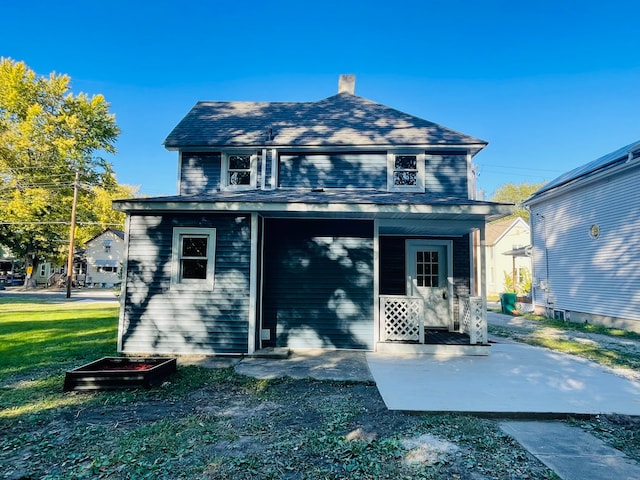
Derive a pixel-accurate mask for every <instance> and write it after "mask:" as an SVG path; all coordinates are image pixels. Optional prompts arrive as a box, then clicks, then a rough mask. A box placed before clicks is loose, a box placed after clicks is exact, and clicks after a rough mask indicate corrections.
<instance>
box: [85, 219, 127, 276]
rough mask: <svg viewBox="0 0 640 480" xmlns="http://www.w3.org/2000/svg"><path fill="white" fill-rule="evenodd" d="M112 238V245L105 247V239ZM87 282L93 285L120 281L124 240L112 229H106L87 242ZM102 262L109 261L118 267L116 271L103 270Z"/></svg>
mask: <svg viewBox="0 0 640 480" xmlns="http://www.w3.org/2000/svg"><path fill="white" fill-rule="evenodd" d="M105 240H111V247H110V248H109V249H108V251H107V249H106V248H105V245H104V241H105ZM86 248H87V250H86V257H87V272H86V282H87V283H88V284H93V285H101V284H104V285H105V286H113V284H116V283H119V282H120V269H121V268H122V262H123V259H124V240H123V239H121V238H120V237H119V236H118V235H116V234H115V233H113V232H111V231H108V230H107V231H106V232H104V233H103V234H101V235H100V236H98V237H96V238H94V239H93V240H91V241H89V242H87V244H86ZM101 262H108V263H109V265H110V266H114V265H115V268H116V269H117V271H115V272H104V271H101Z"/></svg>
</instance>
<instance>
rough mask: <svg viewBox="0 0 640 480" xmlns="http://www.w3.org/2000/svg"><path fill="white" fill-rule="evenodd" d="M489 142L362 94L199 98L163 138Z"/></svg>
mask: <svg viewBox="0 0 640 480" xmlns="http://www.w3.org/2000/svg"><path fill="white" fill-rule="evenodd" d="M486 144H487V142H485V141H483V140H480V139H477V138H474V137H470V136H468V135H464V134H462V133H459V132H456V131H454V130H451V129H449V128H446V127H443V126H442V125H438V124H436V123H433V122H429V121H427V120H424V119H421V118H419V117H415V116H413V115H409V114H407V113H403V112H401V111H399V110H395V109H393V108H389V107H386V106H384V105H381V104H379V103H375V102H372V101H371V100H367V99H365V98H362V97H358V96H356V95H352V94H349V93H339V94H337V95H334V96H331V97H328V98H325V99H324V100H320V101H318V102H198V103H197V104H196V105H195V106H194V107H193V108H192V109H191V111H190V112H189V113H187V115H186V116H185V117H184V118H183V119H182V120H181V121H180V123H178V125H177V126H176V127H175V128H174V129H173V131H172V132H171V133H170V134H169V136H168V137H167V139H166V140H165V142H164V145H165V146H166V147H167V148H188V147H233V146H238V147H239V146H243V147H244V146H265V145H272V146H274V147H277V146H292V147H296V146H297V147H303V146H323V147H327V146H381V145H416V146H418V145H419V146H424V145H443V146H444V145H460V146H475V147H472V148H471V150H472V151H473V152H474V153H475V152H476V151H478V150H480V149H481V148H482V147H484V146H485V145H486Z"/></svg>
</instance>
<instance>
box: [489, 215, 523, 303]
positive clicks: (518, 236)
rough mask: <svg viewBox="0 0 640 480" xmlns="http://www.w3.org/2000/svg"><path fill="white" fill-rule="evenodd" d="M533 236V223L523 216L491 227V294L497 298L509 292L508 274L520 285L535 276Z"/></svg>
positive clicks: (490, 225)
mask: <svg viewBox="0 0 640 480" xmlns="http://www.w3.org/2000/svg"><path fill="white" fill-rule="evenodd" d="M530 234H531V232H530V229H529V224H528V223H527V222H526V221H525V220H523V219H522V218H520V217H517V218H510V219H507V220H499V221H497V222H491V223H490V224H488V225H487V233H486V241H485V248H486V258H487V279H486V284H487V295H489V296H492V297H495V296H497V295H499V294H500V293H503V292H505V291H507V288H508V287H509V285H507V284H506V283H505V274H506V275H507V276H508V277H509V278H511V279H512V280H511V281H513V278H515V282H516V285H518V284H522V282H523V281H524V279H525V278H526V277H527V275H530V274H531V258H530V257H529V256H528V255H527V252H528V249H527V247H528V246H529V243H530V242H531V239H530ZM520 252H521V253H520ZM511 285H513V284H511ZM518 293H521V292H518Z"/></svg>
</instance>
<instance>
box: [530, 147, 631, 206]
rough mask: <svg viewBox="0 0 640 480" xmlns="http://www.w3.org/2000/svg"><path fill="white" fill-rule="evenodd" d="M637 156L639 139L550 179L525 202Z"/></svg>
mask: <svg viewBox="0 0 640 480" xmlns="http://www.w3.org/2000/svg"><path fill="white" fill-rule="evenodd" d="M638 157H640V141H637V142H634V143H631V144H629V145H627V146H625V147H622V148H619V149H618V150H616V151H614V152H611V153H609V154H607V155H604V156H602V157H600V158H597V159H596V160H593V161H592V162H589V163H586V164H584V165H582V166H580V167H578V168H574V169H573V170H570V171H569V172H567V173H564V174H562V175H560V176H559V177H558V178H556V179H555V180H551V181H550V182H549V183H547V184H546V185H544V186H543V187H542V188H540V189H539V190H538V191H536V192H535V193H534V194H533V195H532V196H531V197H530V198H529V199H528V200H527V201H526V202H525V203H529V202H530V201H531V200H533V199H535V198H537V197H538V196H540V195H542V194H543V193H546V192H549V191H550V190H554V189H558V188H560V187H563V186H564V185H567V184H570V183H571V184H573V183H575V182H578V181H581V180H583V179H586V178H591V177H592V176H594V175H596V174H600V173H603V172H606V171H607V170H610V169H612V168H614V167H616V166H618V165H622V164H624V163H626V162H628V161H629V160H632V159H634V158H638Z"/></svg>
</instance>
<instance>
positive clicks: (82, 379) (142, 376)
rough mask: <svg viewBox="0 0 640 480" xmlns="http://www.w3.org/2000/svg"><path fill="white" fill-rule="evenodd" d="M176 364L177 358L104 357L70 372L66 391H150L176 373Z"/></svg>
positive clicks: (66, 381) (67, 374) (65, 380)
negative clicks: (120, 389) (136, 389)
mask: <svg viewBox="0 0 640 480" xmlns="http://www.w3.org/2000/svg"><path fill="white" fill-rule="evenodd" d="M176 363H177V362H176V359H175V358H153V357H152V358H128V357H103V358H101V359H100V360H96V361H95V362H91V363H87V364H86V365H83V366H81V367H78V368H76V369H74V370H71V371H69V372H67V373H66V375H65V377H64V388H63V390H64V391H65V392H68V391H71V390H114V389H118V388H136V387H143V388H151V387H153V386H157V385H160V384H161V383H162V381H163V380H164V379H165V378H166V377H167V376H169V375H171V374H172V373H174V372H175V371H176Z"/></svg>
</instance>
